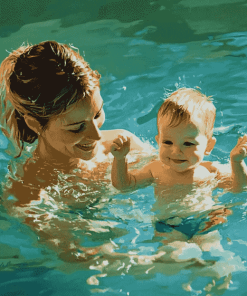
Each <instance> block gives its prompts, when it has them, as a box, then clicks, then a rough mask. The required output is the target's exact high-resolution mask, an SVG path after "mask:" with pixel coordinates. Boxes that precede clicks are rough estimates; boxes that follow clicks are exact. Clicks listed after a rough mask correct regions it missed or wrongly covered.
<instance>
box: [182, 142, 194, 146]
mask: <svg viewBox="0 0 247 296" xmlns="http://www.w3.org/2000/svg"><path fill="white" fill-rule="evenodd" d="M184 145H185V146H194V145H195V144H194V143H191V142H184Z"/></svg>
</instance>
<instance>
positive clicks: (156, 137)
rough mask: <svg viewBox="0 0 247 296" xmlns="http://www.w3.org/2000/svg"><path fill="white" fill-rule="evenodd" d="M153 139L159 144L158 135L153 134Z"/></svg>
mask: <svg viewBox="0 0 247 296" xmlns="http://www.w3.org/2000/svg"><path fill="white" fill-rule="evenodd" d="M155 140H156V142H157V144H158V145H159V135H156V136H155Z"/></svg>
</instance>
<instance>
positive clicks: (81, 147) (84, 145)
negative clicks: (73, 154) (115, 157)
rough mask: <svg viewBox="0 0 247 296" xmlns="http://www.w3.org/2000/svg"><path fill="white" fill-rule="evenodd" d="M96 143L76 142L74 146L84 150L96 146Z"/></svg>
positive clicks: (89, 149)
mask: <svg viewBox="0 0 247 296" xmlns="http://www.w3.org/2000/svg"><path fill="white" fill-rule="evenodd" d="M96 145H97V142H93V143H90V144H76V145H75V146H76V147H77V148H79V149H81V150H84V151H91V150H93V149H94V148H95V147H96Z"/></svg>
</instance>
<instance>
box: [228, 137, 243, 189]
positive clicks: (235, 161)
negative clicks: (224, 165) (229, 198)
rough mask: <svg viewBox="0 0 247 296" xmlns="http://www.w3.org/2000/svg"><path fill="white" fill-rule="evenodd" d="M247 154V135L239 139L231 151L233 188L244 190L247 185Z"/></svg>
mask: <svg viewBox="0 0 247 296" xmlns="http://www.w3.org/2000/svg"><path fill="white" fill-rule="evenodd" d="M246 156H247V135H244V136H243V137H240V138H239V139H238V142H237V145H236V146H235V147H234V148H233V149H232V151H231V153H230V159H231V168H232V176H231V177H232V189H233V190H234V191H239V190H242V189H243V187H245V186H246V185H247V167H246V164H245V162H244V158H245V157H246Z"/></svg>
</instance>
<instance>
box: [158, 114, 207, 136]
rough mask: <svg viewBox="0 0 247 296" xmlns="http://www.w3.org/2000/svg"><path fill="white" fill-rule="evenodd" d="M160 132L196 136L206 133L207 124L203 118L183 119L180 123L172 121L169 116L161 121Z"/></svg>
mask: <svg viewBox="0 0 247 296" xmlns="http://www.w3.org/2000/svg"><path fill="white" fill-rule="evenodd" d="M159 132H160V133H161V134H163V135H171V136H172V135H174V134H180V135H181V136H186V137H191V138H195V137H197V136H198V135H200V134H205V124H204V122H203V120H201V119H199V118H197V119H189V120H183V121H181V122H180V123H178V124H176V122H175V123H174V124H172V123H171V121H170V120H169V118H164V120H160V122H159Z"/></svg>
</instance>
